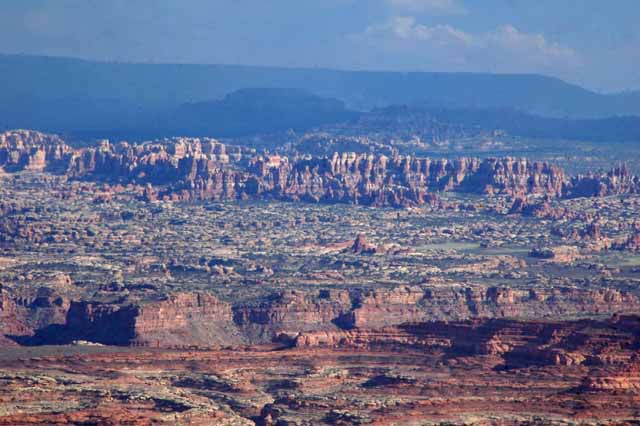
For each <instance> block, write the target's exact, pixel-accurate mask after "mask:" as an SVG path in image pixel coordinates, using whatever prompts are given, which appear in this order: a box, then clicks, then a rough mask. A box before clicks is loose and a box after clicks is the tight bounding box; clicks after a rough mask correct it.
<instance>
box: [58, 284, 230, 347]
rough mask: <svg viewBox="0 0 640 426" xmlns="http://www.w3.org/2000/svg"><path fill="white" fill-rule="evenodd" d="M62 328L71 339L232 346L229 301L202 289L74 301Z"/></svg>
mask: <svg viewBox="0 0 640 426" xmlns="http://www.w3.org/2000/svg"><path fill="white" fill-rule="evenodd" d="M66 331H67V333H68V336H72V338H73V339H74V340H89V341H94V342H100V343H105V344H115V345H134V346H152V347H165V348H167V347H169V348H171V347H189V346H198V347H211V346H217V345H236V344H239V343H240V342H241V341H242V337H241V336H239V334H238V333H237V332H236V331H235V330H234V327H233V315H232V312H231V307H230V306H229V305H228V304H225V303H222V302H220V301H219V300H218V299H217V298H215V297H214V296H211V295H206V294H191V293H188V294H187V293H185V294H175V295H171V296H169V297H167V298H166V299H165V300H161V301H155V302H149V303H139V304H136V303H128V304H124V305H115V304H94V303H87V302H80V303H75V304H72V306H71V309H70V310H69V314H68V317H67V324H66Z"/></svg>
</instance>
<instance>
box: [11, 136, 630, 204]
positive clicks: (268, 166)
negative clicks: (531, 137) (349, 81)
mask: <svg viewBox="0 0 640 426" xmlns="http://www.w3.org/2000/svg"><path fill="white" fill-rule="evenodd" d="M0 167H2V168H3V169H4V170H5V171H7V172H11V171H17V170H58V171H61V172H63V173H65V174H66V175H68V176H69V177H70V178H74V179H86V180H94V181H99V182H108V183H125V184H136V185H140V186H141V191H140V192H141V197H142V198H144V199H146V200H149V201H153V200H158V199H167V200H176V201H192V200H213V201H219V200H236V199H250V198H264V199H279V200H287V201H308V202H322V203H352V204H363V205H373V206H394V207H400V206H414V205H421V204H425V203H427V204H429V203H437V200H438V199H437V193H438V192H442V191H457V192H473V193H505V194H510V195H513V196H523V195H528V194H538V195H545V196H547V197H578V196H604V195H613V194H622V193H635V192H638V190H639V189H640V178H638V177H637V176H633V175H631V174H630V172H629V171H628V169H626V168H625V167H618V168H616V169H614V170H612V171H611V172H610V173H608V174H605V175H598V176H596V175H587V176H576V177H571V178H570V177H567V176H566V175H565V173H564V171H563V170H562V169H560V168H559V167H557V166H554V165H551V164H548V163H545V162H532V161H529V160H526V159H514V158H509V157H507V158H500V159H498V158H487V159H477V158H459V159H455V160H447V159H429V158H418V157H413V156H400V155H396V156H394V157H387V156H385V155H373V154H355V153H335V154H333V155H332V156H328V157H300V156H295V157H286V156H279V155H260V154H257V153H256V152H255V151H253V150H249V149H244V148H239V147H226V146H225V145H224V144H222V143H220V142H218V141H217V140H215V139H210V138H203V139H198V138H173V139H168V140H160V141H154V142H147V143H141V144H129V143H127V142H120V143H118V144H111V143H109V142H108V141H104V142H102V143H101V144H100V145H99V146H98V147H90V148H81V149H73V148H71V147H69V146H68V145H66V144H65V143H64V141H62V139H60V138H59V137H57V136H53V135H45V134H42V133H39V132H34V131H15V132H7V133H5V134H3V135H0ZM525 207H526V206H520V207H518V206H515V207H514V209H516V210H518V209H520V210H522V209H524V208H525Z"/></svg>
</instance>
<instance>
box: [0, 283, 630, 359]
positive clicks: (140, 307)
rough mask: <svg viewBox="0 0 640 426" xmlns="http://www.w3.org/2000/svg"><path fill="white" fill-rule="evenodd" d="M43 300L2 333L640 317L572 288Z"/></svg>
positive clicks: (207, 331)
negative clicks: (249, 300) (243, 299)
mask: <svg viewBox="0 0 640 426" xmlns="http://www.w3.org/2000/svg"><path fill="white" fill-rule="evenodd" d="M40 300H41V302H38V303H36V302H32V303H30V304H29V305H26V306H23V307H20V306H18V305H17V304H16V303H15V301H13V300H12V299H11V298H9V297H5V298H4V300H3V309H2V311H0V313H1V314H2V317H0V318H2V320H3V322H2V323H0V324H1V325H2V327H3V329H2V333H3V334H5V335H16V334H20V335H25V336H29V335H33V337H32V338H31V339H30V340H27V342H28V343H29V342H30V343H32V344H42V343H59V342H64V341H71V340H89V341H94V342H100V343H105V344H115V345H141V346H152V347H189V346H196V347H212V346H227V345H231V346H234V345H239V344H243V343H267V342H271V341H273V340H275V339H278V338H285V340H291V339H295V338H296V336H298V335H300V334H301V333H302V334H305V333H315V332H320V333H338V334H337V335H340V334H339V333H342V332H345V331H348V330H360V331H362V330H365V331H366V330H379V329H383V328H385V327H389V326H399V325H402V324H411V323H422V322H434V321H442V320H446V321H460V320H467V319H480V318H485V319H491V318H495V319H499V318H511V319H528V318H550V319H554V318H573V317H581V316H593V315H613V314H616V313H637V312H640V301H638V299H637V298H636V297H635V296H633V295H631V294H627V293H622V292H619V291H616V290H598V291H589V290H581V289H574V288H554V289H549V290H545V291H539V290H536V291H533V290H522V291H520V290H512V289H506V288H498V287H490V288H486V289H480V288H459V289H453V288H421V287H400V288H396V289H390V290H384V289H378V290H357V291H353V292H351V293H350V292H347V291H334V290H321V291H317V292H309V293H304V292H300V291H287V292H283V293H279V294H276V295H274V296H273V297H271V298H269V300H267V301H265V302H261V303H255V304H242V303H241V304H237V305H235V306H232V305H230V304H228V303H224V302H221V301H220V300H218V299H217V298H216V297H214V296H212V295H209V294H197V293H179V294H173V295H170V296H168V297H166V298H164V299H162V300H157V301H149V302H136V301H128V300H123V301H121V302H118V303H97V302H71V303H68V302H60V303H59V304H56V303H57V302H56V303H54V304H53V305H50V306H44V305H42V306H39V305H40V304H42V303H44V302H42V300H44V299H40ZM20 309H22V310H20ZM54 314H55V315H54ZM20 318H23V319H24V321H22V322H21V321H20V320H19V319H20ZM360 331H356V332H357V333H359V332H360Z"/></svg>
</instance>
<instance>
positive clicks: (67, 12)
mask: <svg viewBox="0 0 640 426" xmlns="http://www.w3.org/2000/svg"><path fill="white" fill-rule="evenodd" d="M639 23H640V0H0V52H2V53H28V54H47V55H56V56H73V57H81V58H90V59H100V60H117V61H134V62H190V63H194V62H195V63H225V64H256V65H280V66H288V67H291V66H304V67H329V68H341V69H377V70H420V71H486V72H500V73H502V72H509V73H510V72H516V73H543V74H548V75H553V76H557V77H560V78H563V79H565V80H567V81H571V82H575V83H578V84H581V85H583V86H586V87H588V88H591V89H594V90H598V91H619V90H627V89H640V25H639Z"/></svg>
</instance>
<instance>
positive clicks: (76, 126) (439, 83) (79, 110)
mask: <svg viewBox="0 0 640 426" xmlns="http://www.w3.org/2000/svg"><path fill="white" fill-rule="evenodd" d="M251 87H260V88H265V89H276V88H283V87H287V88H292V89H298V90H303V91H306V92H309V93H310V94H313V95H316V96H320V97H324V98H335V99H338V100H341V101H343V102H345V103H346V105H347V106H348V107H349V108H351V109H359V110H368V109H372V108H375V107H386V106H390V105H394V104H415V103H425V104H428V105H430V106H433V107H441V108H455V109H465V108H474V109H484V108H513V109H515V110H519V111H523V112H527V113H532V114H536V115H541V116H547V117H556V118H564V117H567V118H602V117H609V116H616V115H638V116H640V92H626V93H620V94H610V95H605V94H598V93H595V92H591V91H589V90H586V89H583V88H581V87H579V86H576V85H572V84H569V83H565V82H563V81H561V80H558V79H556V78H551V77H545V76H540V75H506V74H505V75H498V74H478V73H425V72H377V71H338V70H327V69H295V68H291V69H289V68H275V67H257V66H239V65H186V64H184V65H181V64H129V63H107V62H92V61H84V60H79V59H68V58H54V57H44V56H26V55H0V126H1V127H3V128H15V127H26V128H39V129H43V130H50V131H58V132H87V133H95V132H106V131H117V130H119V129H120V130H121V129H135V128H136V126H137V125H139V123H148V122H149V121H150V120H153V119H156V120H157V119H158V117H162V116H163V114H167V112H168V111H173V110H175V109H176V108H180V107H181V106H183V105H186V104H198V103H201V102H212V101H215V100H219V99H223V98H224V97H225V96H226V95H228V94H230V93H232V92H235V91H237V90H241V89H246V88H251Z"/></svg>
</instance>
